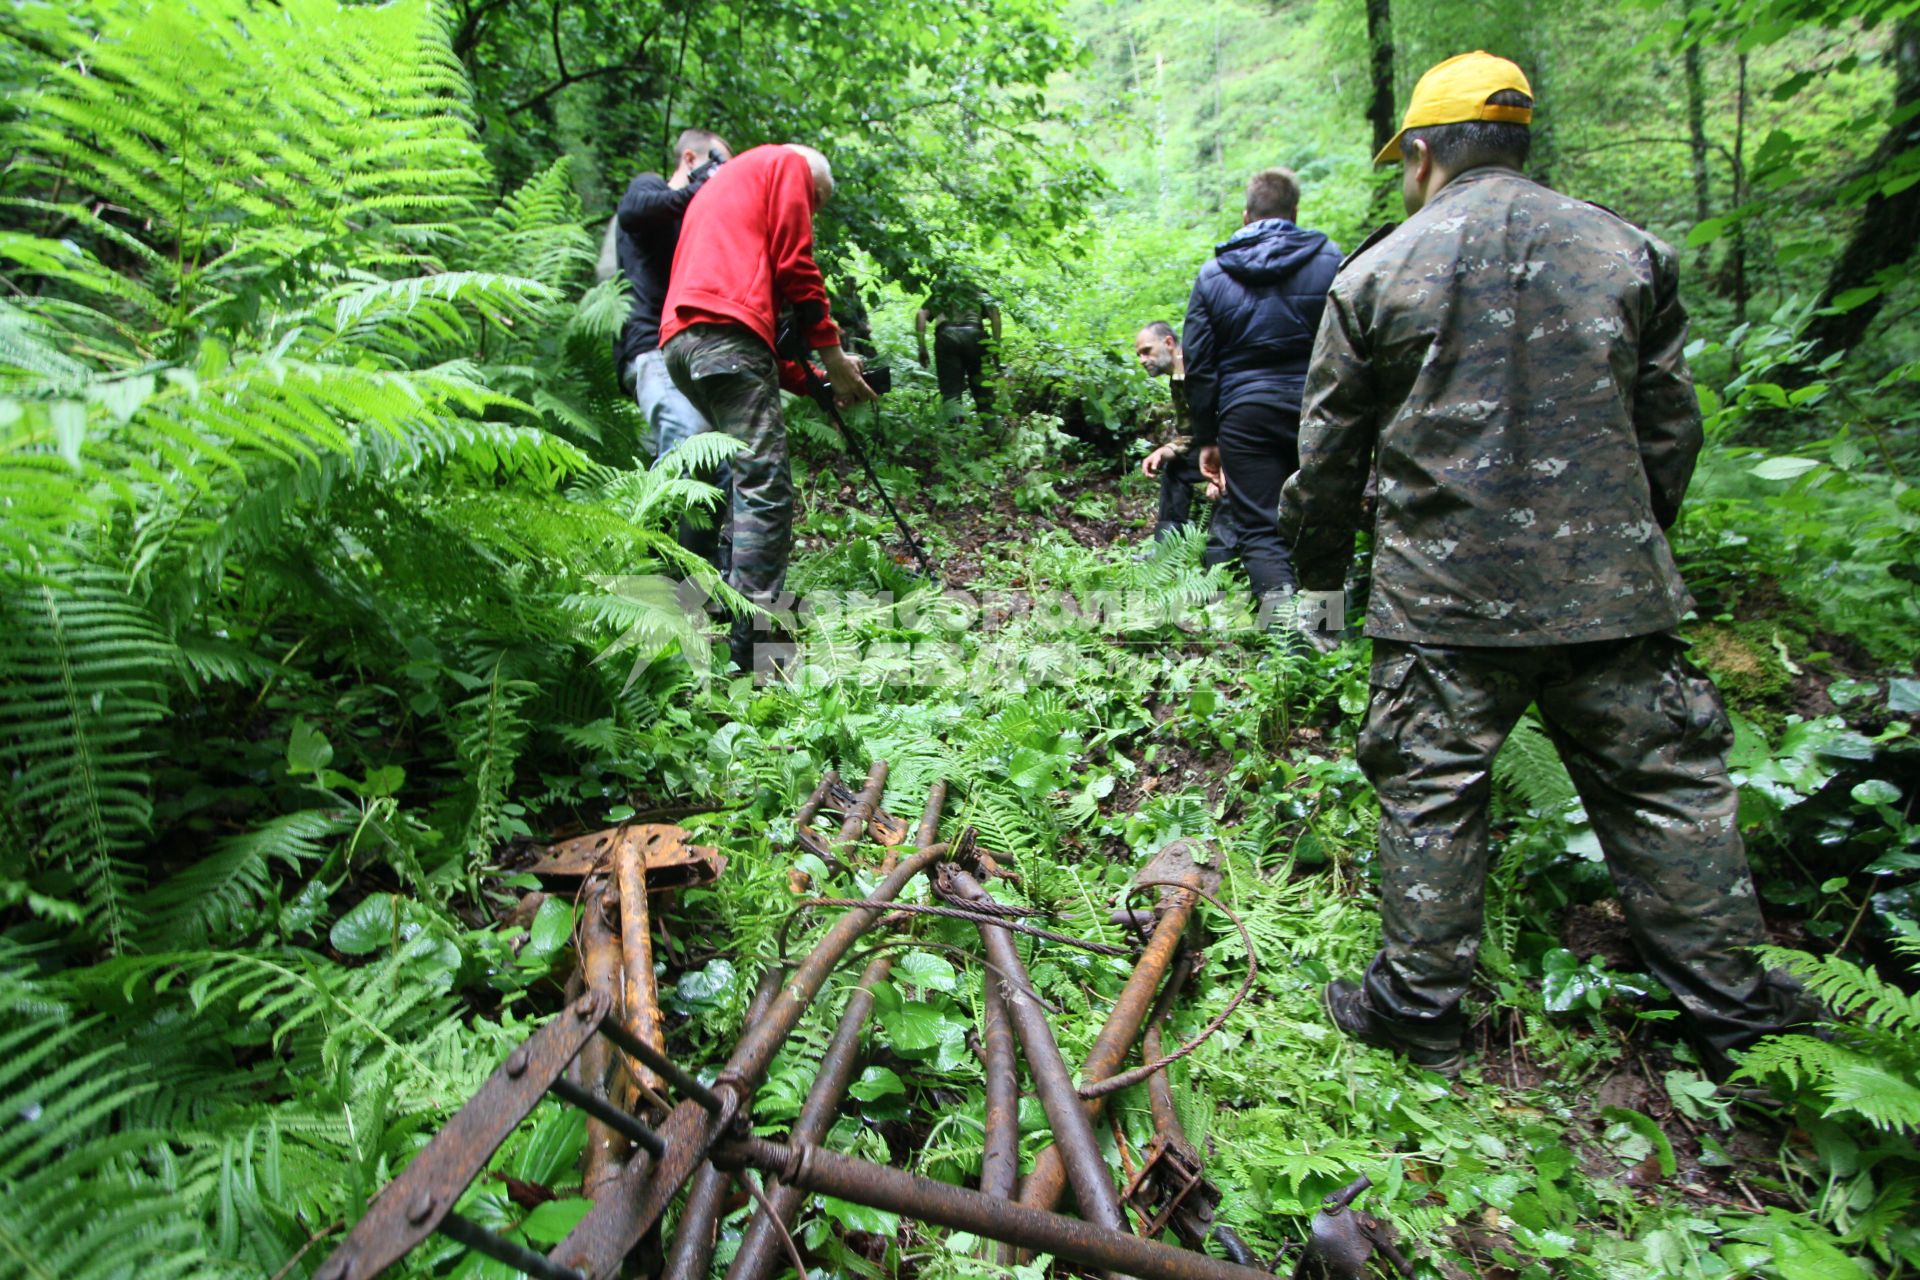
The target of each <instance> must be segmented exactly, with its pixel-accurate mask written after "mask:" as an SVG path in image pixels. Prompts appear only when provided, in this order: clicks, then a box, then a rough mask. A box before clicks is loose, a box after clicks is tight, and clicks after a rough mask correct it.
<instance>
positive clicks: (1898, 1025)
mask: <svg viewBox="0 0 1920 1280" xmlns="http://www.w3.org/2000/svg"><path fill="white" fill-rule="evenodd" d="M1755 950H1756V951H1757V953H1758V954H1759V956H1760V958H1761V959H1762V960H1763V961H1765V962H1766V964H1767V965H1768V966H1770V967H1773V968H1779V969H1785V970H1787V971H1788V972H1789V973H1791V974H1793V975H1794V976H1795V977H1797V978H1799V979H1800V980H1801V981H1802V982H1805V983H1806V984H1807V989H1808V990H1809V991H1811V992H1813V993H1814V994H1815V995H1817V996H1819V997H1820V998H1821V999H1822V1000H1824V1001H1825V1002H1826V1003H1827V1007H1828V1008H1830V1009H1832V1010H1833V1011H1834V1012H1835V1013H1836V1014H1838V1015H1840V1016H1841V1017H1851V1018H1855V1019H1857V1020H1858V1021H1859V1022H1860V1023H1861V1024H1863V1025H1865V1026H1869V1027H1876V1028H1878V1029H1880V1030H1883V1031H1887V1032H1890V1033H1893V1034H1896V1035H1904V1036H1913V1037H1915V1039H1916V1041H1920V994H1915V993H1912V992H1908V991H1904V990H1902V989H1901V988H1900V987H1898V986H1896V985H1894V984H1893V983H1891V982H1889V981H1887V980H1886V979H1885V978H1882V977H1881V976H1880V973H1879V970H1877V969H1873V968H1863V967H1861V966H1860V965H1857V964H1854V963H1853V962H1852V961H1851V960H1848V959H1846V958H1845V957H1842V956H1839V955H1825V956H1812V955H1808V954H1807V953H1806V952H1804V951H1794V950H1791V949H1789V948H1786V947H1757V948H1755ZM1917 1047H1920V1046H1917Z"/></svg>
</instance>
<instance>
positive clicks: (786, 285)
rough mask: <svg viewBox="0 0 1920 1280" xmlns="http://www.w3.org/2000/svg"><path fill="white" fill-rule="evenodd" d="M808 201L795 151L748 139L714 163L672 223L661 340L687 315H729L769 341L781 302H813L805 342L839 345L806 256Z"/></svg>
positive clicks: (708, 318)
mask: <svg viewBox="0 0 1920 1280" xmlns="http://www.w3.org/2000/svg"><path fill="white" fill-rule="evenodd" d="M813 208H814V195H813V173H812V171H811V170H810V169H808V168H807V161H806V157H804V156H802V155H800V154H799V153H798V152H795V151H790V150H788V149H787V148H786V147H782V146H767V147H754V148H753V149H752V150H749V151H743V152H741V153H740V154H739V155H737V156H735V157H734V158H733V159H732V160H729V161H728V162H727V163H726V164H724V165H722V166H720V168H719V170H718V171H717V172H716V173H715V174H714V175H713V176H712V177H711V178H708V179H707V182H706V185H705V186H703V187H701V188H700V193H699V194H698V195H696V196H694V198H693V203H692V204H690V205H688V206H687V214H686V219H685V220H684V221H683V222H682V223H681V224H680V246H679V248H677V249H676V250H675V251H674V254H673V273H672V276H671V283H670V284H669V285H668V286H667V302H666V306H665V307H664V308H663V314H662V316H661V320H660V343H661V345H662V346H664V345H666V343H667V340H668V339H670V338H672V337H673V335H674V334H676V333H679V332H680V331H681V330H682V329H685V328H686V327H687V326H688V325H694V324H735V325H741V326H744V327H745V328H748V329H751V330H753V331H754V332H755V333H757V334H759V335H760V338H761V340H762V341H763V342H765V343H766V344H767V345H768V346H769V347H771V346H773V335H774V318H775V316H776V314H777V313H778V311H779V309H780V306H781V304H783V303H796V304H797V303H806V302H815V303H818V304H819V310H820V323H818V324H816V325H815V326H814V327H813V329H812V330H811V331H810V332H809V333H808V334H807V339H808V345H809V346H812V347H816V348H817V347H831V346H837V345H838V344H839V342H840V330H839V328H838V327H837V326H835V324H834V323H833V320H832V318H831V317H830V316H829V315H828V307H827V286H826V282H825V281H824V280H822V279H821V278H820V268H819V266H818V265H816V264H815V263H814V260H813ZM794 372H795V373H797V372H798V370H797V369H796V370H795V371H794ZM782 373H783V377H782V382H783V383H785V382H787V381H788V379H787V377H786V376H785V373H786V371H785V370H783V371H782Z"/></svg>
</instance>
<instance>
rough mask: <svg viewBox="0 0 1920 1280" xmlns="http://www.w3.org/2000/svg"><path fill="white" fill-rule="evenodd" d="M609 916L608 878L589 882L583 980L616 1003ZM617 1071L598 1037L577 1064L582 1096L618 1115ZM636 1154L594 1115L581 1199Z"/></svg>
mask: <svg viewBox="0 0 1920 1280" xmlns="http://www.w3.org/2000/svg"><path fill="white" fill-rule="evenodd" d="M607 915H608V904H607V881H606V878H605V877H604V876H590V877H588V879H587V885H586V892H585V893H584V894H583V895H582V899H581V904H580V931H579V935H578V941H579V953H580V976H581V979H582V981H583V982H584V983H585V986H586V989H587V990H588V991H604V992H606V993H607V995H608V999H609V1000H612V999H613V998H614V994H615V993H616V992H618V991H619V990H620V936H619V935H618V934H617V933H615V932H614V930H613V925H612V923H611V922H610V921H609V920H608V918H607ZM612 1067H613V1046H612V1045H611V1044H610V1043H608V1041H607V1040H605V1039H604V1038H602V1037H599V1036H596V1037H594V1038H593V1039H592V1040H590V1041H588V1042H587V1044H586V1045H585V1046H584V1047H583V1048H582V1049H581V1050H580V1056H579V1057H577V1058H575V1059H574V1063H573V1077H574V1079H573V1082H574V1084H576V1085H577V1086H579V1088H580V1090H581V1091H582V1092H584V1093H587V1094H591V1095H593V1096H595V1097H598V1098H602V1099H608V1100H609V1103H610V1105H612V1106H613V1107H614V1108H615V1109H624V1108H622V1107H621V1106H620V1103H621V1101H623V1100H622V1099H620V1098H619V1097H618V1096H617V1095H618V1086H617V1085H616V1086H614V1088H613V1092H614V1094H615V1096H614V1097H613V1098H611V1099H609V1085H608V1077H609V1076H610V1075H611V1074H612ZM631 1149H632V1148H631V1147H630V1146H629V1144H628V1142H627V1140H626V1138H625V1137H623V1136H622V1135H621V1133H620V1131H619V1130H618V1129H616V1128H615V1127H614V1126H612V1125H610V1124H608V1123H607V1122H606V1121H605V1120H602V1119H599V1118H598V1117H596V1116H593V1115H591V1114H590V1115H589V1116H588V1117H587V1145H586V1147H585V1148H584V1149H583V1150H582V1151H581V1153H580V1190H581V1192H582V1194H584V1195H586V1196H588V1197H592V1196H595V1195H598V1194H599V1191H600V1188H601V1187H602V1186H604V1185H605V1184H607V1183H608V1182H610V1181H612V1180H613V1179H614V1178H615V1177H616V1176H618V1174H619V1172H620V1166H621V1165H622V1164H623V1163H625V1161H626V1159H627V1155H628V1153H629V1152H630V1151H631Z"/></svg>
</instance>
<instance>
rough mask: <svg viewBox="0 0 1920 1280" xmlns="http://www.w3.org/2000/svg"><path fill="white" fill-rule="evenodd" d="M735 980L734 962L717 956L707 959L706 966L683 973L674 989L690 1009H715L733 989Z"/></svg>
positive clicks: (680, 999) (676, 994)
mask: <svg viewBox="0 0 1920 1280" xmlns="http://www.w3.org/2000/svg"><path fill="white" fill-rule="evenodd" d="M733 981H734V972H733V962H732V961H731V960H726V959H723V958H720V957H717V956H716V957H715V958H714V959H712V960H709V961H707V964H706V967H705V968H703V969H694V970H690V971H689V972H687V973H683V974H681V975H680V981H679V982H678V983H676V984H675V985H674V989H673V990H674V995H675V996H676V997H677V998H678V999H679V1001H680V1003H681V1004H682V1005H684V1006H685V1007H687V1008H688V1009H690V1010H702V1009H715V1008H718V1007H719V1006H720V1005H721V1004H722V1003H723V1002H724V1001H725V999H726V995H727V992H729V991H731V990H732V989H733Z"/></svg>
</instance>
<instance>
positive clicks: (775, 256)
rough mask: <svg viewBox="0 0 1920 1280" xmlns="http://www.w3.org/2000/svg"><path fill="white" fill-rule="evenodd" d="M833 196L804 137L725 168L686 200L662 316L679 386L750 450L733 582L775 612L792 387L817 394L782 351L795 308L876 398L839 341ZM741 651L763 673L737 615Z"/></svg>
mask: <svg viewBox="0 0 1920 1280" xmlns="http://www.w3.org/2000/svg"><path fill="white" fill-rule="evenodd" d="M832 194H833V171H832V170H831V169H830V168H828V166H827V158H826V157H825V156H823V155H821V154H820V153H819V152H818V151H815V150H814V149H813V148H812V147H803V146H800V145H798V144H797V143H788V144H786V145H784V146H766V147H755V148H753V149H752V150H750V151H745V152H742V153H741V154H740V155H739V156H736V157H735V158H734V159H733V160H731V161H730V162H728V163H727V164H726V165H724V166H722V167H721V169H720V170H719V172H717V173H715V174H714V175H713V176H712V177H711V178H709V179H707V183H706V185H705V186H703V187H702V188H701V189H700V193H699V194H698V195H697V196H695V197H694V199H693V203H692V204H690V205H688V206H687V213H686V219H685V221H684V222H682V223H681V227H680V245H679V247H678V248H677V249H676V250H675V251H674V255H673V272H672V276H671V283H670V284H669V285H668V288H667V302H666V307H665V309H664V313H663V315H662V317H661V323H660V345H661V349H662V350H663V351H664V352H666V357H667V372H668V373H669V374H671V375H672V377H673V382H674V385H675V386H677V387H678V388H680V390H681V392H682V393H683V394H684V395H685V396H686V397H687V399H689V400H691V401H692V402H693V404H694V407H695V408H697V409H699V410H700V412H701V413H702V414H703V415H704V416H705V417H706V419H707V421H708V422H710V423H712V424H713V427H714V429H715V430H716V431H724V432H726V433H727V434H728V435H730V436H732V437H733V438H734V439H736V440H738V441H740V442H741V444H742V445H744V446H745V447H744V448H743V449H742V450H741V451H740V452H739V453H737V454H735V455H734V456H733V459H732V461H731V462H730V463H729V465H730V466H731V467H732V469H733V560H732V564H731V566H730V567H729V568H728V570H727V585H728V586H731V587H733V588H734V589H735V590H736V591H739V592H740V593H741V594H742V595H744V596H746V597H747V599H749V600H751V601H753V603H755V604H756V605H760V606H762V607H763V608H770V607H772V606H773V605H774V603H775V601H776V600H777V598H778V596H779V594H780V589H781V587H782V586H783V585H784V584H785V582H786V578H787V557H788V555H789V554H790V553H791V552H792V550H793V475H792V472H791V470H790V468H789V466H788V464H787V427H786V423H785V422H784V421H782V419H781V417H780V388H781V387H782V386H785V387H786V388H787V389H788V390H790V391H795V392H799V391H803V390H805V387H806V383H805V374H804V372H803V371H802V370H801V369H800V367H799V366H798V365H795V364H793V363H792V362H790V361H782V360H781V359H780V358H779V356H778V355H777V354H776V353H775V350H774V328H775V323H776V318H777V316H778V313H779V310H780V308H781V307H782V306H783V305H787V306H792V307H793V308H794V314H795V317H796V319H797V320H798V322H799V324H800V327H801V330H802V332H804V333H805V335H806V338H807V344H808V345H809V346H810V347H812V348H813V350H814V352H815V353H816V354H817V355H818V356H819V357H820V363H821V364H822V365H823V366H824V367H825V369H826V373H827V377H828V379H829V380H830V381H831V382H832V384H833V390H834V394H835V396H836V397H837V398H838V399H839V400H840V401H842V402H843V403H848V404H851V403H856V402H858V401H862V400H871V399H873V398H874V392H873V389H872V388H871V387H869V386H868V385H867V384H866V380H865V379H863V378H862V377H861V376H860V366H859V365H858V364H857V363H855V362H854V360H853V359H852V358H851V357H849V356H848V355H847V354H846V353H845V352H843V351H841V349H840V331H839V329H838V328H837V327H835V325H834V323H833V320H832V317H831V316H830V315H829V312H828V306H827V287H826V282H825V281H823V280H822V279H821V278H820V268H819V267H818V266H817V265H816V264H815V263H814V260H813V215H814V211H815V210H817V209H818V208H819V207H820V205H821V204H822V203H824V202H825V201H826V199H827V197H828V196H830V195H832ZM732 651H733V660H734V662H735V663H736V664H738V665H739V667H740V669H741V670H743V671H752V670H753V622H752V619H748V618H743V619H738V620H736V621H735V623H734V628H733V637H732Z"/></svg>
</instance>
